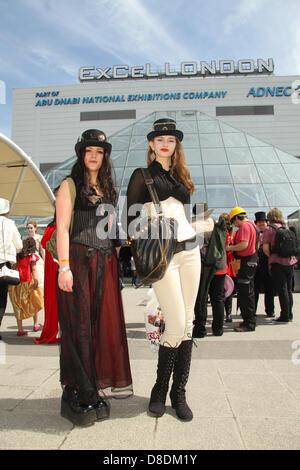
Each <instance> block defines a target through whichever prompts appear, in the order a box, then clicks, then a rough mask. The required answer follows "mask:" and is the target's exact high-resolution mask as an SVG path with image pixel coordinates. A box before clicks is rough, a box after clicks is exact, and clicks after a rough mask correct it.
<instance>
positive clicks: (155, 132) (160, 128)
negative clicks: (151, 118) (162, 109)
mask: <svg viewBox="0 0 300 470" xmlns="http://www.w3.org/2000/svg"><path fill="white" fill-rule="evenodd" d="M159 135H175V136H176V137H177V138H178V139H179V140H180V142H181V141H182V139H183V132H181V131H179V130H178V129H177V124H176V121H174V120H173V119H169V118H163V119H158V120H157V121H155V122H154V124H153V128H152V131H151V132H150V133H149V134H148V135H147V139H148V140H153V139H154V137H157V136H159Z"/></svg>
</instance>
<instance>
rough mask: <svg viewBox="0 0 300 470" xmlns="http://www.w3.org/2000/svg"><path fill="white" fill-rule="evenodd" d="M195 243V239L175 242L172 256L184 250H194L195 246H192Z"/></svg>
mask: <svg viewBox="0 0 300 470" xmlns="http://www.w3.org/2000/svg"><path fill="white" fill-rule="evenodd" d="M195 242H196V237H193V238H190V239H189V240H183V241H182V242H176V246H175V250H174V255H176V253H180V252H181V251H184V250H192V249H193V248H195V245H194V243H195Z"/></svg>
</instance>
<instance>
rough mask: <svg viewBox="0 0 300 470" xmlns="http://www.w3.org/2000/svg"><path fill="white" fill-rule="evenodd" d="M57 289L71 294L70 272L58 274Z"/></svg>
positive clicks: (71, 278)
mask: <svg viewBox="0 0 300 470" xmlns="http://www.w3.org/2000/svg"><path fill="white" fill-rule="evenodd" d="M58 287H59V288H60V289H61V290H63V291H64V292H73V274H72V271H71V270H69V271H65V272H62V273H59V274H58Z"/></svg>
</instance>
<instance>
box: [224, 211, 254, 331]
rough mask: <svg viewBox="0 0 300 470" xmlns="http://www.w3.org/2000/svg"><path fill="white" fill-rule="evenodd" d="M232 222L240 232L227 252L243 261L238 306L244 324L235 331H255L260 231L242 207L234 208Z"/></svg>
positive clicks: (238, 282) (231, 214)
mask: <svg viewBox="0 0 300 470" xmlns="http://www.w3.org/2000/svg"><path fill="white" fill-rule="evenodd" d="M229 219H230V222H231V223H233V224H234V225H235V226H236V227H237V228H238V231H237V233H236V236H235V240H234V245H228V246H226V251H233V252H234V256H235V258H239V259H240V260H241V267H240V269H239V271H238V274H237V284H238V305H239V307H240V309H241V315H242V318H243V322H242V323H240V324H239V326H238V327H236V328H234V330H235V331H239V332H244V331H254V330H255V327H256V316H255V294H254V275H255V271H256V268H257V242H258V231H257V229H256V226H255V224H254V222H252V221H251V220H249V219H248V218H247V213H246V211H245V210H244V209H243V208H242V207H234V208H233V209H232V210H231V211H230V214H229Z"/></svg>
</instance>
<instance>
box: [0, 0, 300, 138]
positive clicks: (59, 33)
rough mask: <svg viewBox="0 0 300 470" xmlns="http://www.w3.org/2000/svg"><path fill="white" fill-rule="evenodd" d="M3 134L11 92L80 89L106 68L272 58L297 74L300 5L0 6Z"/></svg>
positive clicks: (63, 2) (153, 1)
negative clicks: (92, 70) (89, 69)
mask: <svg viewBox="0 0 300 470" xmlns="http://www.w3.org/2000/svg"><path fill="white" fill-rule="evenodd" d="M0 18H1V26H0V132H1V133H3V134H5V135H7V136H8V137H10V133H11V130H10V129H11V111H12V110H11V108H12V90H13V88H19V87H31V86H34V87H35V86H38V87H40V86H47V85H62V84H72V83H78V69H79V67H81V66H84V65H95V66H99V67H108V66H111V65H118V64H128V65H144V64H146V63H150V64H151V65H153V67H155V66H163V65H164V63H165V62H169V63H170V64H171V65H174V66H178V65H179V64H180V62H182V61H189V60H191V61H192V60H193V61H197V62H199V61H200V60H206V61H208V62H210V61H211V60H217V61H219V60H220V59H234V60H238V59H249V58H253V59H255V60H256V59H257V58H262V59H268V58H269V57H272V58H273V59H274V63H275V73H276V75H288V74H291V75H295V74H300V2H299V0H188V1H187V0H0Z"/></svg>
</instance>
